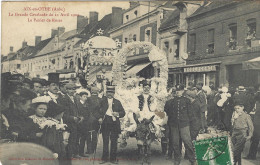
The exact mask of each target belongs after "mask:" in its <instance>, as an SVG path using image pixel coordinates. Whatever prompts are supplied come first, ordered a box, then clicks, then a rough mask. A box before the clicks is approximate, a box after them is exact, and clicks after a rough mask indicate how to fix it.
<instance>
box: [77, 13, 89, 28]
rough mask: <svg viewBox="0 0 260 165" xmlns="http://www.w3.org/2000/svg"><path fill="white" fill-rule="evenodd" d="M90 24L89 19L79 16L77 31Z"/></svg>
mask: <svg viewBox="0 0 260 165" xmlns="http://www.w3.org/2000/svg"><path fill="white" fill-rule="evenodd" d="M87 24H88V17H87V16H86V17H84V16H82V15H78V16H77V31H78V30H80V29H83V28H84V27H86V26H87Z"/></svg>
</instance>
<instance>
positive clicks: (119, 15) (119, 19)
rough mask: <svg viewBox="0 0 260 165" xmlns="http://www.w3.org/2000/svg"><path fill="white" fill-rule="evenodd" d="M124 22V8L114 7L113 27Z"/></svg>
mask: <svg viewBox="0 0 260 165" xmlns="http://www.w3.org/2000/svg"><path fill="white" fill-rule="evenodd" d="M122 24H123V10H122V8H120V7H112V18H111V25H112V28H115V27H117V26H120V25H122Z"/></svg>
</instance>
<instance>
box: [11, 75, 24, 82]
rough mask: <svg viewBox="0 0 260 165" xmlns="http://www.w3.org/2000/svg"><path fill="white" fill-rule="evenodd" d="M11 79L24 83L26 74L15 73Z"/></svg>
mask: <svg viewBox="0 0 260 165" xmlns="http://www.w3.org/2000/svg"><path fill="white" fill-rule="evenodd" d="M9 81H10V82H14V83H22V82H23V81H24V76H23V75H22V74H13V75H12V76H11V77H10V79H9Z"/></svg>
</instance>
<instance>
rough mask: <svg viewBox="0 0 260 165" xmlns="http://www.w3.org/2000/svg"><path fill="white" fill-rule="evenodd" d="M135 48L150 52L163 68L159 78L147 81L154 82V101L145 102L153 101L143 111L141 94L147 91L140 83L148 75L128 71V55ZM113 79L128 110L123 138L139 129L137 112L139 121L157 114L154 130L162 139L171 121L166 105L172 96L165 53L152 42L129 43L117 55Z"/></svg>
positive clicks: (160, 67)
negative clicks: (165, 127)
mask: <svg viewBox="0 0 260 165" xmlns="http://www.w3.org/2000/svg"><path fill="white" fill-rule="evenodd" d="M134 49H143V50H144V51H146V52H149V53H148V58H149V60H150V62H151V63H152V66H153V67H156V68H157V69H159V70H160V74H159V75H158V76H157V77H153V78H151V79H149V80H146V81H150V85H151V89H150V93H149V95H150V96H151V100H150V101H148V103H146V101H145V104H149V105H148V106H149V107H150V109H149V110H148V108H147V110H145V109H143V110H142V111H140V105H139V104H143V103H140V101H139V100H138V96H139V95H140V94H142V90H143V89H142V86H141V85H140V82H141V81H142V80H144V78H142V77H138V76H135V75H131V76H128V75H127V74H126V70H127V56H128V55H129V54H130V53H131V51H132V50H134ZM112 80H113V83H114V85H116V91H115V98H116V99H118V100H120V102H121V103H122V105H123V107H124V109H125V112H126V115H125V117H124V118H123V119H121V129H122V134H121V139H127V138H128V137H129V134H131V133H134V132H135V130H136V122H135V120H134V118H133V113H135V114H137V115H138V116H139V121H141V120H143V119H144V118H146V119H149V118H151V116H153V115H154V116H155V117H154V119H153V124H154V128H151V131H153V133H154V134H155V135H156V137H157V139H158V140H159V139H160V138H162V137H163V136H164V135H163V133H162V132H163V130H164V127H163V126H164V125H165V124H166V123H167V120H168V118H167V116H166V114H165V112H164V105H165V102H166V99H167V96H168V92H167V80H168V62H167V57H166V55H165V53H164V52H163V51H162V50H160V49H159V48H158V47H156V46H154V45H153V44H152V43H150V42H131V43H128V44H126V45H125V46H124V47H123V48H122V49H121V50H120V52H119V53H118V54H116V56H115V58H114V62H113V67H112Z"/></svg>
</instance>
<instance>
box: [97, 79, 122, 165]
mask: <svg viewBox="0 0 260 165" xmlns="http://www.w3.org/2000/svg"><path fill="white" fill-rule="evenodd" d="M106 94H107V95H106V97H104V99H103V100H102V102H101V108H100V109H101V114H102V116H104V118H103V119H104V120H103V123H102V126H101V132H102V137H103V155H102V162H100V164H104V163H106V162H108V160H109V159H108V157H109V139H110V142H111V143H110V162H111V163H112V164H117V161H116V155H117V140H118V135H119V134H120V133H121V128H120V121H119V118H122V117H124V116H125V111H124V108H123V106H122V104H121V102H120V101H119V100H117V99H115V98H114V94H115V86H112V84H111V83H110V84H108V85H107V91H106Z"/></svg>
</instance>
